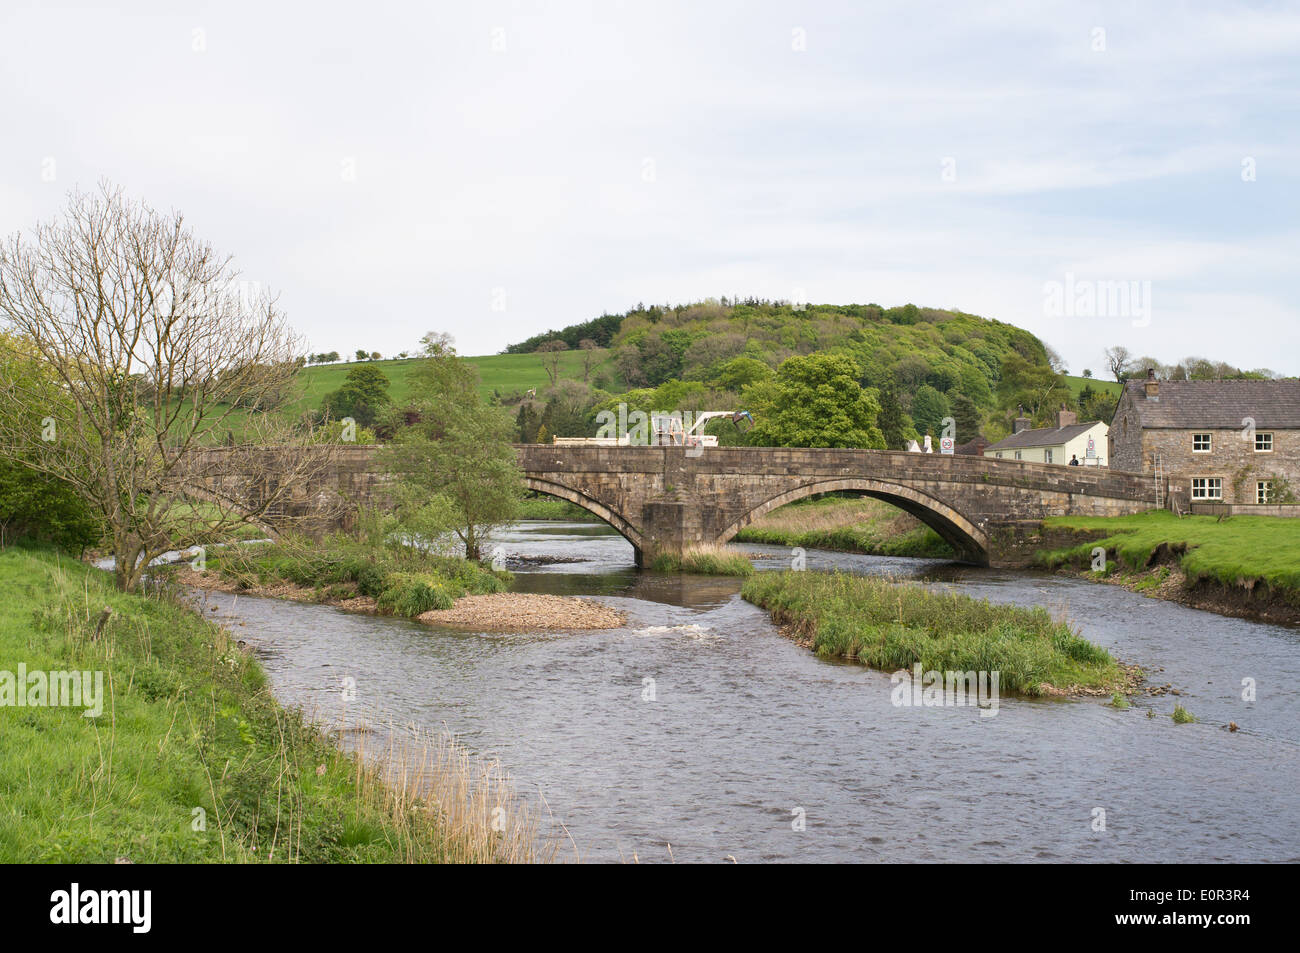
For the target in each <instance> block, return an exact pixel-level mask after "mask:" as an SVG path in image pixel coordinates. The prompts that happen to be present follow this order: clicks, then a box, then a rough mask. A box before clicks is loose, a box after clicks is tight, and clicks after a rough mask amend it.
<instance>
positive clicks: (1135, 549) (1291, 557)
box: [1039, 510, 1300, 604]
mask: <svg viewBox="0 0 1300 953" xmlns="http://www.w3.org/2000/svg"><path fill="white" fill-rule="evenodd" d="M1045 523H1046V525H1047V526H1048V527H1053V528H1065V529H1076V530H1102V531H1104V532H1105V533H1106V534H1107V535H1106V536H1104V537H1102V538H1100V539H1097V540H1090V541H1086V542H1083V543H1080V544H1079V545H1078V546H1074V547H1071V548H1068V549H1062V550H1055V551H1051V552H1046V553H1042V554H1040V556H1039V559H1040V560H1041V561H1042V562H1043V563H1044V564H1045V565H1047V566H1048V567H1049V568H1056V567H1058V566H1062V565H1066V564H1070V565H1078V566H1086V565H1088V564H1089V562H1090V560H1091V553H1092V550H1093V548H1094V547H1097V546H1101V547H1104V548H1105V549H1106V551H1107V552H1108V553H1113V554H1115V556H1117V557H1118V562H1119V563H1120V566H1118V567H1114V566H1113V565H1112V566H1111V567H1108V568H1112V569H1113V568H1127V569H1141V568H1143V567H1145V566H1146V565H1147V564H1148V563H1149V562H1150V560H1151V557H1152V556H1153V555H1154V554H1155V552H1156V550H1157V549H1158V548H1159V547H1161V546H1162V545H1163V546H1166V547H1169V548H1172V549H1183V548H1185V549H1186V552H1185V553H1183V554H1182V556H1181V557H1179V565H1180V566H1181V568H1182V570H1183V572H1184V573H1186V575H1187V579H1188V581H1189V582H1196V581H1199V580H1212V581H1214V582H1218V583H1222V584H1223V585H1226V586H1236V585H1243V584H1245V585H1254V584H1258V583H1263V584H1264V585H1265V586H1267V587H1268V588H1269V589H1270V590H1272V591H1274V592H1276V593H1278V594H1280V595H1282V596H1283V597H1284V598H1286V599H1287V600H1288V601H1290V602H1292V603H1293V604H1300V520H1298V519H1289V518H1287V517H1280V516H1231V517H1228V518H1226V519H1224V520H1220V519H1219V518H1218V517H1217V516H1183V517H1178V516H1175V515H1174V514H1173V513H1170V512H1168V511H1167V510H1153V511H1150V512H1147V513H1139V514H1137V515H1135V516H1111V517H1101V516H1092V517H1089V516H1059V517H1053V518H1051V519H1049V520H1046V521H1045Z"/></svg>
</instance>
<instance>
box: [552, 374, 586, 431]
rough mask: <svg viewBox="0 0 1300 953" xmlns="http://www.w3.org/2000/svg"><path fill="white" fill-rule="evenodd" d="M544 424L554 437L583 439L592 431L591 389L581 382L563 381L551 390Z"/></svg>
mask: <svg viewBox="0 0 1300 953" xmlns="http://www.w3.org/2000/svg"><path fill="white" fill-rule="evenodd" d="M547 398H548V399H547V401H546V407H545V409H544V410H543V411H542V424H543V425H544V426H545V427H546V432H547V433H548V434H550V435H551V436H552V437H583V436H588V435H589V434H590V433H591V431H592V426H591V424H592V421H591V409H592V398H591V389H590V388H588V387H587V385H586V384H584V383H582V382H581V381H570V380H563V381H560V382H559V383H558V384H556V385H555V386H553V387H552V388H550V390H549V392H548V393H547Z"/></svg>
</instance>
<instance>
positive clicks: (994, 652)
mask: <svg viewBox="0 0 1300 953" xmlns="http://www.w3.org/2000/svg"><path fill="white" fill-rule="evenodd" d="M741 595H742V596H743V597H744V598H745V599H747V600H748V601H750V602H752V603H754V604H755V605H758V606H761V607H762V608H764V609H767V610H768V611H769V612H771V613H772V618H773V619H774V620H775V621H776V622H778V623H780V624H781V625H783V626H785V627H786V629H787V631H788V632H789V633H790V634H792V635H793V636H794V637H795V638H797V639H799V640H800V641H803V642H805V643H806V644H808V645H809V646H810V647H811V648H812V649H813V650H814V651H816V652H817V654H818V655H824V656H831V657H843V658H850V659H856V660H857V661H859V662H861V663H862V664H863V665H868V666H870V667H872V668H877V669H881V670H882V671H891V672H892V671H896V670H898V669H910V668H911V666H912V665H913V664H914V663H918V662H919V663H920V664H921V666H922V669H923V670H925V671H930V670H935V671H941V672H942V671H950V670H952V671H976V672H980V671H983V672H1000V673H1001V675H1000V683H1001V688H1002V690H1003V691H1008V692H1017V693H1021V694H1025V695H1044V694H1059V693H1061V692H1068V693H1088V694H1110V693H1111V692H1113V691H1124V690H1128V689H1131V688H1132V687H1133V677H1132V676H1131V675H1129V674H1128V673H1126V672H1125V670H1124V669H1123V668H1121V667H1120V665H1119V664H1118V663H1117V662H1116V661H1115V659H1113V658H1112V657H1111V655H1110V653H1108V652H1107V651H1105V650H1104V649H1102V648H1099V647H1097V646H1095V645H1093V644H1092V643H1090V642H1088V641H1087V640H1085V639H1083V638H1082V637H1080V636H1079V635H1078V634H1077V633H1076V632H1075V631H1074V630H1073V629H1072V628H1071V627H1070V625H1069V623H1068V622H1066V621H1065V620H1062V619H1054V618H1052V616H1051V615H1050V614H1049V613H1048V612H1047V610H1046V609H1043V608H1033V609H1026V608H1021V607H1019V606H1005V605H992V604H990V603H989V602H987V601H983V600H976V599H972V598H971V597H969V596H966V595H962V594H960V593H943V592H932V591H930V590H928V589H924V588H922V587H921V586H919V585H915V584H906V583H905V584H898V583H892V582H888V581H886V580H882V579H877V578H872V577H869V576H853V575H846V574H843V573H812V572H784V573H760V574H759V575H756V576H754V577H753V578H751V579H749V580H747V581H746V582H745V585H744V587H743V588H742V590H741Z"/></svg>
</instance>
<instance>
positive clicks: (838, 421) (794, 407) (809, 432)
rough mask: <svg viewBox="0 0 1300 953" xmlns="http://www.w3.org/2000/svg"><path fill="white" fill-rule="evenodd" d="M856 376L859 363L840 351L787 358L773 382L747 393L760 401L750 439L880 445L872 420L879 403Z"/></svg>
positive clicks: (882, 442) (783, 444) (791, 444)
mask: <svg viewBox="0 0 1300 953" xmlns="http://www.w3.org/2000/svg"><path fill="white" fill-rule="evenodd" d="M857 376H858V367H857V365H856V364H854V362H853V361H852V360H851V359H850V358H848V357H845V356H844V355H842V354H830V353H819V354H812V355H810V356H808V357H791V358H788V359H787V360H785V361H784V362H782V364H781V366H780V367H779V368H777V373H776V378H775V380H774V381H772V382H764V383H761V384H759V385H757V386H756V387H751V388H750V390H749V392H747V393H752V394H753V395H754V396H755V397H757V398H758V399H759V401H760V404H759V405H758V406H757V409H756V411H755V416H754V419H755V422H756V426H755V427H754V429H753V430H752V431H750V434H749V443H750V444H751V445H753V446H774V447H870V448H874V449H878V450H879V449H883V448H884V446H885V437H884V435H883V434H882V433H881V432H880V428H879V427H878V426H877V425H876V418H877V416H878V415H879V413H880V404H879V403H878V402H877V400H876V397H875V394H874V392H872V391H866V390H863V389H862V385H861V384H859V383H858V381H857Z"/></svg>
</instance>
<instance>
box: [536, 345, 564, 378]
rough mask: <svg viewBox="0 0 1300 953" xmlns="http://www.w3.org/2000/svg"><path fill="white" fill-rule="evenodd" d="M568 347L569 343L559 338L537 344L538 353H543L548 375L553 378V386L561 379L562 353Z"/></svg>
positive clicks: (543, 364) (544, 365)
mask: <svg viewBox="0 0 1300 953" xmlns="http://www.w3.org/2000/svg"><path fill="white" fill-rule="evenodd" d="M568 349H569V345H567V344H565V343H564V342H563V341H561V340H560V339H559V338H552V339H551V340H549V341H543V342H542V343H541V344H539V345H537V353H538V354H540V355H542V367H543V368H544V369H545V370H546V376H547V377H549V378H550V379H551V386H552V387H554V386H555V382H556V381H557V380H559V379H560V354H561V353H563V352H564V351H567V350H568Z"/></svg>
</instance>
